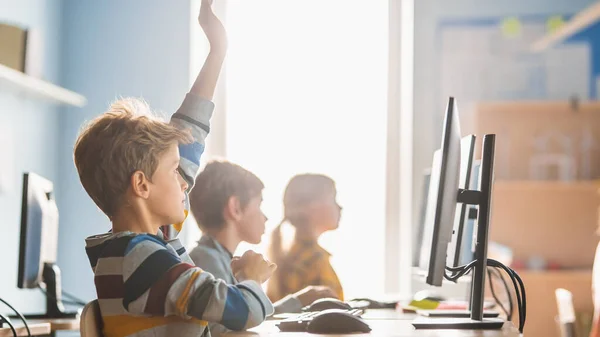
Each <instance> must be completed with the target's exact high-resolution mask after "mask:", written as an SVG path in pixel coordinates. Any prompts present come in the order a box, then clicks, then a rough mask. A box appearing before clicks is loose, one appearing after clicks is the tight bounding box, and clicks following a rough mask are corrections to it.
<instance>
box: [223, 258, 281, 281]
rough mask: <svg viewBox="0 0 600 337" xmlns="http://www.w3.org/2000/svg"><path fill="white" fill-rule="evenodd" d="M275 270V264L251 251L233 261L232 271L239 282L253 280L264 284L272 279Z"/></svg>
mask: <svg viewBox="0 0 600 337" xmlns="http://www.w3.org/2000/svg"><path fill="white" fill-rule="evenodd" d="M275 269H277V265H276V264H275V263H272V262H269V261H267V260H265V258H264V257H263V256H262V255H261V254H258V253H256V252H254V251H251V250H249V251H247V252H245V253H244V255H242V256H241V257H234V258H233V260H231V270H232V271H233V275H234V276H235V278H236V279H237V280H238V281H244V280H253V281H256V282H258V283H259V284H262V283H264V282H265V281H266V280H268V279H269V277H271V275H272V274H273V272H274V271H275Z"/></svg>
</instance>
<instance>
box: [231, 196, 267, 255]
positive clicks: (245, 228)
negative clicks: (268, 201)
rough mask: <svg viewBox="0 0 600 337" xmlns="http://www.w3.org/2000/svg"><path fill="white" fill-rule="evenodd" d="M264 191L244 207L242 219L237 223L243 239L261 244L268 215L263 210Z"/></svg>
mask: <svg viewBox="0 0 600 337" xmlns="http://www.w3.org/2000/svg"><path fill="white" fill-rule="evenodd" d="M261 204H262V193H259V194H258V195H256V196H254V197H253V198H252V199H250V201H249V202H248V204H247V205H246V207H245V208H244V209H243V211H242V214H241V216H240V220H239V221H238V222H237V223H236V226H237V230H238V233H239V234H240V239H242V241H245V242H248V243H251V244H254V245H256V244H259V243H260V241H261V239H262V236H263V234H264V233H265V222H267V217H266V216H265V214H264V213H263V212H262V209H261Z"/></svg>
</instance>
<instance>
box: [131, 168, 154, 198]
mask: <svg viewBox="0 0 600 337" xmlns="http://www.w3.org/2000/svg"><path fill="white" fill-rule="evenodd" d="M130 183H131V190H132V191H133V194H134V195H135V196H137V197H140V198H143V199H148V197H149V196H150V184H149V181H148V179H147V178H146V175H145V174H144V172H142V171H139V170H138V171H135V172H133V174H132V175H131V182H130Z"/></svg>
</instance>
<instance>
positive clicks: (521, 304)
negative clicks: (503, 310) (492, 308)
mask: <svg viewBox="0 0 600 337" xmlns="http://www.w3.org/2000/svg"><path fill="white" fill-rule="evenodd" d="M487 261H488V266H491V267H495V268H499V269H502V270H504V271H505V272H506V273H507V274H508V276H509V277H510V279H511V281H512V283H513V286H514V289H515V295H516V297H517V307H518V308H519V332H520V333H523V329H524V328H525V321H526V320H527V299H526V296H525V285H524V284H523V280H521V277H520V276H519V275H518V274H517V273H516V272H515V271H514V270H512V269H511V268H509V267H507V266H505V265H504V264H502V263H500V262H498V261H496V260H494V259H488V260H487ZM517 284H518V285H517Z"/></svg>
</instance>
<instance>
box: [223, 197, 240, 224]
mask: <svg viewBox="0 0 600 337" xmlns="http://www.w3.org/2000/svg"><path fill="white" fill-rule="evenodd" d="M225 212H226V213H227V217H229V218H231V219H233V220H235V221H239V220H241V219H242V207H241V204H240V198H238V197H236V196H231V197H229V199H228V200H227V206H226V210H225Z"/></svg>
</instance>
